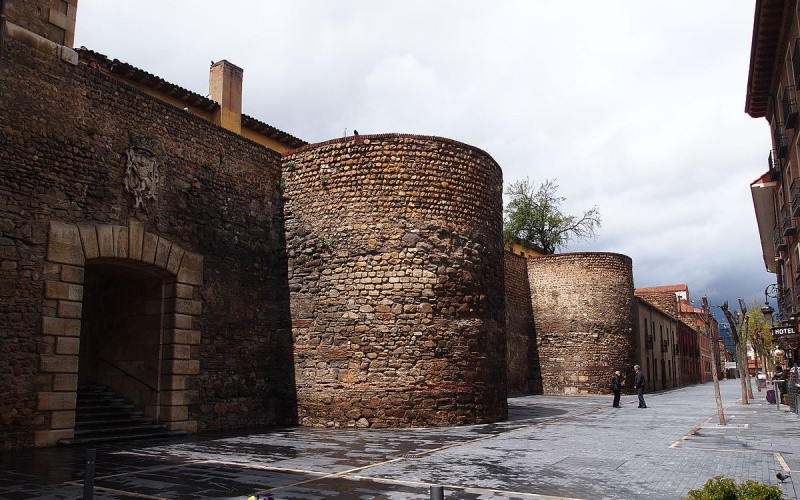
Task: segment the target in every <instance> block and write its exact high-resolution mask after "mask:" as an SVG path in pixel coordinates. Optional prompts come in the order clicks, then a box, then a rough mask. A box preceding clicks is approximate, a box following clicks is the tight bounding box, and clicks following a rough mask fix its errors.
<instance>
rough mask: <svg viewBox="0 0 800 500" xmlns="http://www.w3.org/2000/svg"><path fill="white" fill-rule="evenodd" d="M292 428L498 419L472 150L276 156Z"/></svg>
mask: <svg viewBox="0 0 800 500" xmlns="http://www.w3.org/2000/svg"><path fill="white" fill-rule="evenodd" d="M283 167H284V181H283V182H284V183H285V189H286V192H285V195H286V199H287V203H286V231H287V234H286V240H287V251H288V254H289V287H290V293H291V308H292V320H293V333H294V338H295V346H294V347H295V367H296V368H295V369H296V376H295V378H296V380H297V397H298V413H299V419H300V422H301V423H302V424H304V425H312V426H328V427H336V426H341V427H398V426H430V425H433V426H437V425H452V424H471V423H478V422H491V421H497V420H501V419H504V418H505V417H506V415H507V403H506V342H505V328H504V321H505V303H504V297H503V249H502V241H501V225H502V223H501V217H502V174H501V171H500V167H499V166H498V165H497V164H496V163H495V161H494V160H493V159H492V158H491V157H490V156H489V155H487V154H486V153H484V152H483V151H480V150H478V149H476V148H473V147H470V146H467V145H464V144H461V143H458V142H455V141H452V140H448V139H442V138H437V137H421V136H410V135H380V136H360V137H349V138H345V139H341V140H334V141H329V142H326V143H321V144H315V145H310V146H308V147H305V148H302V149H300V150H297V151H295V152H290V153H289V154H287V155H285V156H284V160H283Z"/></svg>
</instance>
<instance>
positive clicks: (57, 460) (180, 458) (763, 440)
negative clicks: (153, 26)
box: [0, 380, 800, 500]
mask: <svg viewBox="0 0 800 500" xmlns="http://www.w3.org/2000/svg"><path fill="white" fill-rule="evenodd" d="M721 386H722V394H723V400H724V403H725V417H726V419H727V424H728V425H726V426H724V427H723V426H720V425H719V422H718V419H717V411H716V405H715V402H714V389H713V385H712V384H710V383H709V384H703V385H697V386H692V387H686V388H681V389H675V390H671V391H664V392H661V393H655V394H648V395H646V398H647V404H648V406H649V407H648V408H645V409H639V408H637V407H636V398H635V396H623V400H622V401H623V405H622V408H619V409H615V408H611V395H609V396H603V397H600V396H526V397H519V398H512V399H510V400H509V406H510V418H509V420H508V421H506V422H501V423H497V424H487V425H476V426H466V427H455V428H445V429H402V430H383V429H382V430H370V429H366V430H357V429H346V430H341V429H340V430H333V429H331V430H328V429H324V430H323V429H306V428H291V429H271V430H259V431H253V432H251V433H234V434H204V435H198V436H193V437H191V438H186V439H182V440H175V441H168V442H164V441H161V442H155V443H137V442H132V443H127V444H116V445H104V446H98V447H97V464H96V474H95V489H94V495H95V498H149V499H162V498H240V499H244V498H246V497H248V496H249V495H254V494H261V495H265V494H266V493H268V492H269V493H270V494H272V496H273V497H274V498H275V499H276V500H281V499H300V500H304V499H333V498H344V499H427V498H429V489H430V486H431V485H442V486H444V489H445V498H446V499H542V498H549V499H575V498H576V499H637V498H648V499H678V498H681V496H683V495H685V494H686V493H687V492H688V491H689V490H690V489H692V488H698V487H700V486H702V484H703V483H704V482H705V481H706V480H707V479H708V478H710V477H712V476H715V475H724V476H726V477H732V478H734V479H736V480H737V481H744V480H748V479H753V480H757V481H761V482H766V483H770V484H778V485H779V487H780V488H781V489H782V490H783V491H784V493H785V494H786V495H787V498H797V495H796V493H795V486H794V485H793V483H792V482H791V481H793V480H795V478H794V477H792V478H791V479H790V480H788V481H787V482H786V483H779V482H778V480H777V479H776V478H775V474H776V473H777V472H782V473H784V474H790V475H791V476H795V475H796V476H797V480H798V481H800V456H799V455H798V454H799V453H800V417H798V416H797V415H795V414H794V413H791V412H789V411H787V408H786V407H785V406H783V405H781V407H780V409H778V408H776V406H775V405H769V404H767V402H766V400H765V398H764V394H765V393H764V392H761V393H758V392H756V399H755V400H754V401H752V402H751V404H749V405H742V404H741V403H740V402H739V398H740V395H741V393H740V389H739V382H738V380H728V381H723V382H722V384H721ZM85 457H86V448H85V447H77V446H76V447H62V448H50V449H43V450H25V451H18V452H5V453H2V454H0V498H8V499H18V498H19V499H22V498H71V499H74V498H81V496H82V493H83V483H82V481H83V470H84V461H85ZM798 487H800V485H798Z"/></svg>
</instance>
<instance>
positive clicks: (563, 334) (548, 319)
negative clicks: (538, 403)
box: [528, 253, 635, 394]
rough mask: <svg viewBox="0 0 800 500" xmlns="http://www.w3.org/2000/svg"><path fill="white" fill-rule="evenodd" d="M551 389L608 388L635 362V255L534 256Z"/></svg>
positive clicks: (532, 274) (545, 373)
mask: <svg viewBox="0 0 800 500" xmlns="http://www.w3.org/2000/svg"><path fill="white" fill-rule="evenodd" d="M528 277H529V280H530V287H531V291H532V294H531V304H532V306H533V316H534V318H535V328H536V341H537V345H538V350H539V359H540V361H541V373H542V380H543V382H544V393H545V394H586V393H588V394H608V393H609V391H610V383H611V382H610V380H611V374H612V372H613V371H614V370H616V369H619V370H621V371H622V372H623V373H625V372H626V370H627V371H629V370H630V368H631V365H632V364H633V353H634V339H633V335H634V332H633V327H634V325H635V323H634V321H635V319H634V314H635V312H634V298H633V269H632V263H631V259H630V257H627V256H625V255H621V254H615V253H567V254H558V255H546V256H543V257H537V258H531V259H528Z"/></svg>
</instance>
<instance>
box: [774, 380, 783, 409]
mask: <svg viewBox="0 0 800 500" xmlns="http://www.w3.org/2000/svg"><path fill="white" fill-rule="evenodd" d="M772 390H773V391H775V409H776V410H780V409H781V390H780V387H779V386H778V381H777V380H773V381H772Z"/></svg>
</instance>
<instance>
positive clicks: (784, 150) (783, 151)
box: [772, 122, 789, 158]
mask: <svg viewBox="0 0 800 500" xmlns="http://www.w3.org/2000/svg"><path fill="white" fill-rule="evenodd" d="M772 139H773V142H774V146H775V152H776V154H777V155H778V158H786V155H787V154H789V141H788V139H786V131H785V129H784V128H783V122H777V123H775V128H773V129H772Z"/></svg>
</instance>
